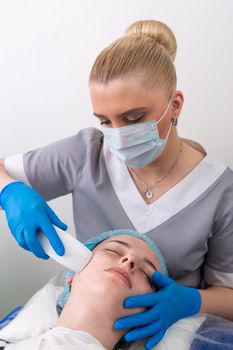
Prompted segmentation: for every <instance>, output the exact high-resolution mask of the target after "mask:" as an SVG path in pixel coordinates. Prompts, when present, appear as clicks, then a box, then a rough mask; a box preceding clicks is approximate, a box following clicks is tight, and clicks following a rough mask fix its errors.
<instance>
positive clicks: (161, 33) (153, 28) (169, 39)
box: [125, 19, 177, 61]
mask: <svg viewBox="0 0 233 350" xmlns="http://www.w3.org/2000/svg"><path fill="white" fill-rule="evenodd" d="M125 34H126V35H129V34H141V35H146V36H148V37H150V38H152V39H154V40H155V41H156V42H157V43H159V44H160V45H162V46H163V47H164V48H165V49H166V50H167V51H168V53H169V55H170V57H171V60H172V61H174V60H175V57H176V51H177V44H176V37H175V35H174V34H173V32H172V31H171V29H170V28H169V27H168V26H167V25H166V24H165V23H163V22H160V21H155V20H153V19H152V20H142V21H136V22H134V23H132V24H131V25H130V26H129V27H128V28H127V29H126V31H125Z"/></svg>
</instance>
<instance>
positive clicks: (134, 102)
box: [90, 77, 167, 115]
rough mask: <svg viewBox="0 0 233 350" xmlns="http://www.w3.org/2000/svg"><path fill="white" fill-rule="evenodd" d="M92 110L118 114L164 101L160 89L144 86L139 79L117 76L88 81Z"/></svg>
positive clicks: (163, 94) (165, 99)
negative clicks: (98, 81) (105, 79)
mask: <svg viewBox="0 0 233 350" xmlns="http://www.w3.org/2000/svg"><path fill="white" fill-rule="evenodd" d="M90 95H91V100H92V105H93V110H94V112H95V113H97V114H109V115H112V114H120V113H122V112H124V111H127V110H130V109H132V108H137V107H144V106H150V105H153V104H154V103H156V104H161V105H162V104H163V103H166V101H167V97H166V94H165V93H164V92H162V90H158V89H155V88H154V89H149V88H146V87H145V86H144V85H143V83H142V81H141V80H140V79H136V78H133V77H132V78H129V79H125V78H121V79H120V78H118V79H114V80H112V81H110V82H108V83H97V82H92V83H90Z"/></svg>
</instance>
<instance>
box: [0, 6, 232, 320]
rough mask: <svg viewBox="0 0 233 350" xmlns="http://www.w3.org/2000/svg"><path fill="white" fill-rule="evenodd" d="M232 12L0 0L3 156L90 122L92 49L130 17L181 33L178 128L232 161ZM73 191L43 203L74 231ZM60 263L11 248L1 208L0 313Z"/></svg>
mask: <svg viewBox="0 0 233 350" xmlns="http://www.w3.org/2000/svg"><path fill="white" fill-rule="evenodd" d="M232 13H233V1H232V0H221V2H220V1H217V0H195V1H194V0H193V1H187V0H176V1H174V0H162V1H161V0H159V1H158V0H143V1H141V0H128V1H127V0H118V1H109V0H98V1H91V0H85V1H78V0H37V1H36V0H28V1H26V0H0V156H7V155H12V154H15V153H20V152H23V151H26V150H29V149H32V148H36V147H39V146H42V145H45V144H48V143H50V142H52V141H55V140H57V139H60V138H63V137H67V136H69V135H72V134H74V133H76V132H77V131H78V130H79V129H81V128H83V127H86V126H95V125H96V124H95V123H96V122H95V120H94V117H93V116H92V110H91V104H90V99H89V92H88V86H87V81H88V74H89V71H90V68H91V65H92V63H93V61H94V59H95V57H96V55H97V54H98V53H99V52H100V50H102V49H103V48H104V47H105V46H106V45H107V44H109V43H110V42H111V41H113V40H115V39H116V38H117V37H119V36H121V35H122V33H123V31H124V29H125V28H126V27H127V26H128V25H129V24H130V23H132V22H133V21H135V20H138V19H150V18H154V19H158V20H161V21H164V22H165V23H167V24H168V25H169V26H170V27H171V29H172V30H173V31H174V33H175V35H176V38H177V42H178V53H177V58H176V62H175V64H176V67H177V75H178V88H179V89H181V90H182V91H183V92H184V95H185V105H184V108H183V112H182V116H181V118H180V119H179V132H180V135H181V136H184V137H188V138H193V139H195V140H197V141H199V142H200V143H201V144H202V145H203V146H204V147H205V148H206V149H207V151H208V152H210V153H214V154H215V155H217V156H218V157H219V158H221V159H222V160H223V161H225V162H226V163H227V164H228V165H230V166H231V167H232V168H233V155H232V146H233V140H232V130H233V116H232V104H231V103H232V100H233V69H232V68H233V67H232V63H233V21H232ZM70 199H71V198H70V197H69V196H68V197H63V198H59V199H57V200H55V201H52V202H50V204H51V206H52V207H53V208H54V209H55V211H56V212H57V214H58V215H59V216H60V217H61V218H62V219H63V220H64V221H65V222H66V223H67V224H68V225H69V227H70V229H69V231H70V232H73V221H72V212H71V210H72V208H71V200H70ZM87 219H88V218H87ZM60 270H61V268H60V267H59V266H58V265H56V263H54V262H52V261H49V262H48V261H46V262H44V261H41V260H37V259H36V258H34V257H33V256H32V255H31V254H30V253H28V252H25V251H23V250H22V249H20V248H18V246H17V244H16V243H15V241H14V239H13V237H12V236H11V234H10V231H9V229H8V227H7V224H6V220H5V217H4V213H3V212H0V319H1V317H3V316H4V315H5V314H6V313H7V312H8V311H10V310H11V309H12V308H13V307H15V306H16V305H22V304H23V303H24V302H25V301H26V300H27V299H28V298H29V297H30V296H31V295H32V293H33V292H34V291H35V290H37V289H38V288H39V287H40V286H42V285H43V284H44V283H45V282H46V281H47V280H48V278H49V277H50V276H52V275H54V274H55V273H57V272H58V271H60Z"/></svg>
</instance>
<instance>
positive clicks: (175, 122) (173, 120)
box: [172, 116, 178, 126]
mask: <svg viewBox="0 0 233 350" xmlns="http://www.w3.org/2000/svg"><path fill="white" fill-rule="evenodd" d="M177 124H178V117H176V116H174V117H172V125H173V126H176V125H177Z"/></svg>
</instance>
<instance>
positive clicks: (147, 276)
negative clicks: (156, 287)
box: [141, 270, 152, 286]
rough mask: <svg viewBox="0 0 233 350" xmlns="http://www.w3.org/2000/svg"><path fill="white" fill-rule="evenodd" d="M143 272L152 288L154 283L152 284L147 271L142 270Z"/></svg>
mask: <svg viewBox="0 0 233 350" xmlns="http://www.w3.org/2000/svg"><path fill="white" fill-rule="evenodd" d="M141 271H142V273H143V275H144V276H145V277H146V279H147V280H148V282H149V283H150V285H151V286H152V282H151V278H150V276H149V275H148V274H147V273H146V272H145V271H143V270H141Z"/></svg>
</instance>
